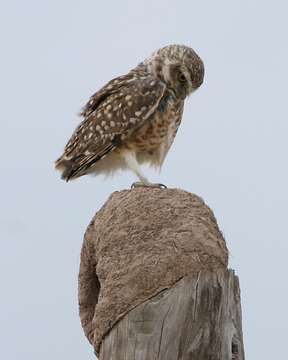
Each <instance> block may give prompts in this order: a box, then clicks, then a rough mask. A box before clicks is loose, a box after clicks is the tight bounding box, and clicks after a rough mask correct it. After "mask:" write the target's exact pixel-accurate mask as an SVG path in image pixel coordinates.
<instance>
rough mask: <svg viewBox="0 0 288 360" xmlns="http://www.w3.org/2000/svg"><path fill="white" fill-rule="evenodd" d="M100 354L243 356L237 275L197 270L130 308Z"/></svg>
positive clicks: (203, 359) (136, 358) (139, 359)
mask: <svg viewBox="0 0 288 360" xmlns="http://www.w3.org/2000/svg"><path fill="white" fill-rule="evenodd" d="M100 359H101V360H154V359H155V360H156V359H157V360H180V359H181V360H190V359H191V360H194V359H195V360H210V359H211V360H232V359H233V360H236V359H237V360H244V348H243V338H242V326H241V305H240V293H239V284H238V278H237V277H236V276H235V275H234V272H233V271H232V270H225V271H223V270H218V271H215V272H209V271H200V272H198V273H196V274H195V275H191V276H187V277H185V278H183V279H182V280H180V281H179V282H177V284H176V285H175V286H173V287H172V288H170V289H169V290H164V291H162V292H160V293H159V294H158V295H156V296H154V297H153V298H151V299H149V300H147V301H145V302H144V303H142V304H141V305H139V306H138V307H136V308H135V309H133V310H131V311H130V312H129V313H128V314H127V315H126V316H125V317H124V318H123V319H122V320H120V321H119V322H118V323H117V324H116V325H115V326H114V327H113V329H112V330H111V331H110V333H109V334H108V335H107V336H106V338H105V339H104V341H103V343H102V346H101V352H100Z"/></svg>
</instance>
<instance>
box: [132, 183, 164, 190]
mask: <svg viewBox="0 0 288 360" xmlns="http://www.w3.org/2000/svg"><path fill="white" fill-rule="evenodd" d="M139 187H147V188H154V189H167V186H166V185H164V184H158V183H144V182H141V181H136V182H134V183H133V184H132V185H131V189H135V188H139Z"/></svg>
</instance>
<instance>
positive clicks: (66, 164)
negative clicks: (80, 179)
mask: <svg viewBox="0 0 288 360" xmlns="http://www.w3.org/2000/svg"><path fill="white" fill-rule="evenodd" d="M76 167H77V163H76V162H75V161H73V159H71V160H68V159H65V158H63V157H60V158H59V159H58V160H56V161H55V169H56V170H59V171H60V172H61V179H63V180H66V181H69V180H71V179H73V173H74V169H75V168H76ZM75 178H76V177H74V179H75Z"/></svg>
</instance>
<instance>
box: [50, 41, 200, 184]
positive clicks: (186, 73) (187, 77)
mask: <svg viewBox="0 0 288 360" xmlns="http://www.w3.org/2000/svg"><path fill="white" fill-rule="evenodd" d="M203 77H204V65H203V62H202V60H201V59H200V57H199V56H198V55H197V54H196V53H195V52H194V51H193V50H192V49H191V48H189V47H187V46H183V45H170V46H166V47H164V48H162V49H160V50H158V51H156V52H155V53H153V54H152V56H151V57H149V58H147V59H146V60H144V61H143V62H141V63H140V64H139V65H138V66H136V67H135V68H134V69H132V70H131V71H130V72H129V73H128V74H126V75H123V76H119V77H117V78H115V79H113V80H111V81H109V82H108V84H106V85H105V86H104V87H103V88H102V89H101V90H99V91H98V92H96V93H95V94H94V95H92V96H91V98H90V100H89V102H88V103H87V104H86V105H85V107H84V108H83V110H82V113H81V115H82V116H83V118H84V120H83V121H82V122H81V124H80V125H79V126H78V127H77V128H76V130H75V132H74V133H73V135H72V137H71V139H70V140H69V141H68V143H67V145H66V147H65V150H64V153H63V155H62V156H61V157H60V158H59V159H58V160H57V161H56V163H55V165H56V168H57V169H59V170H60V171H61V172H62V178H63V179H65V180H67V181H68V180H71V179H75V178H77V177H79V176H82V175H85V174H88V173H91V172H95V173H96V174H100V173H106V174H107V173H112V172H114V171H115V170H117V169H125V168H128V169H130V170H132V171H133V172H134V173H135V174H136V175H137V176H138V178H139V179H140V183H138V184H142V185H144V186H153V184H151V183H149V181H148V180H147V178H146V177H145V176H144V175H143V174H142V172H141V169H140V164H142V163H149V164H151V165H154V166H157V167H159V168H161V165H162V164H163V161H164V159H165V156H166V154H167V152H168V150H169V148H170V146H171V144H172V142H173V140H174V137H175V135H176V132H177V129H178V127H179V125H180V122H181V118H182V113H183V106H184V100H185V99H186V97H187V96H188V95H189V94H190V93H192V92H193V91H194V90H195V89H197V88H198V87H199V86H200V85H201V84H202V82H203Z"/></svg>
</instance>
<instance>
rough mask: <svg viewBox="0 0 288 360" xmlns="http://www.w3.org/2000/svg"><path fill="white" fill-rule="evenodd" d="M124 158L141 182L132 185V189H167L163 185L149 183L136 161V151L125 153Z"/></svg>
mask: <svg viewBox="0 0 288 360" xmlns="http://www.w3.org/2000/svg"><path fill="white" fill-rule="evenodd" d="M122 156H123V158H124V160H125V162H126V165H127V167H128V168H129V169H130V170H132V171H133V172H134V173H135V174H136V175H137V176H138V178H139V180H140V181H137V182H135V183H133V184H132V186H131V188H135V187H153V188H161V189H163V188H166V186H165V185H163V184H154V183H151V182H149V180H148V179H147V178H146V177H145V176H144V175H143V174H142V171H141V168H140V166H139V164H138V161H137V159H136V155H135V152H134V151H128V150H127V151H123V152H122Z"/></svg>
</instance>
